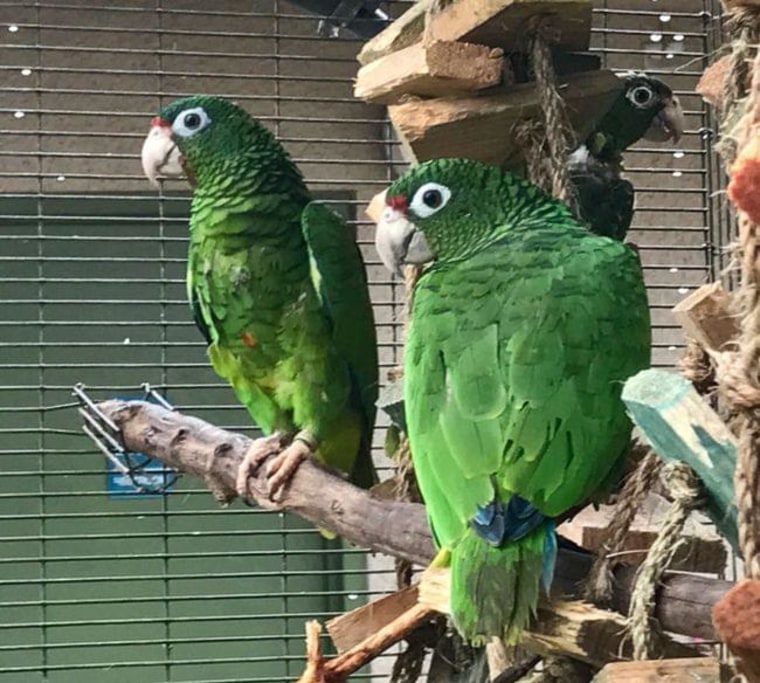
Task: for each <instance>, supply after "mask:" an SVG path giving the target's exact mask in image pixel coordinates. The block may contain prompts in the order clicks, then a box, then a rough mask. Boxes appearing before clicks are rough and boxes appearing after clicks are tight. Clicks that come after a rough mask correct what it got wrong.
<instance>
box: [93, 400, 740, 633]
mask: <svg viewBox="0 0 760 683" xmlns="http://www.w3.org/2000/svg"><path fill="white" fill-rule="evenodd" d="M98 408H99V409H100V410H101V411H102V412H103V413H104V414H105V415H106V416H107V417H109V418H110V419H111V420H112V421H113V422H114V423H115V424H116V425H117V426H118V427H119V428H120V429H121V430H122V433H123V436H124V442H125V445H126V446H127V448H129V449H131V450H133V451H136V452H142V453H146V454H148V455H151V456H153V457H155V458H157V459H158V460H161V461H162V462H163V463H165V464H166V465H168V466H170V467H172V468H174V469H177V470H180V471H183V472H187V473H189V474H194V475H196V476H199V477H201V478H203V479H204V481H205V482H206V485H207V486H208V487H209V488H210V489H211V491H212V492H213V493H214V495H215V497H216V498H217V499H218V500H220V501H222V502H229V501H231V500H232V499H233V498H235V497H236V496H237V493H236V492H235V486H234V483H235V477H236V474H237V469H238V466H239V464H240V462H241V461H242V459H243V456H244V455H245V453H246V452H247V450H248V448H249V446H250V444H251V440H250V439H249V438H247V437H245V436H243V435H242V434H235V433H232V432H228V431H226V430H223V429H220V428H219V427H215V426H213V425H211V424H209V423H207V422H204V421H203V420H199V419H198V418H195V417H190V416H187V415H182V414H180V413H177V412H171V411H169V410H166V409H165V408H162V407H160V406H157V405H154V404H152V403H146V402H143V401H119V400H113V401H105V402H103V403H100V404H98ZM263 469H264V468H262V470H263ZM249 492H250V499H251V500H252V501H254V502H256V503H259V504H260V505H262V506H263V507H267V508H269V509H276V510H290V511H292V512H295V513H296V514H298V515H299V516H301V517H303V518H304V519H307V520H309V521H310V522H312V523H314V524H316V525H319V526H320V527H326V528H329V529H332V530H333V531H335V532H336V533H338V534H340V535H341V536H343V537H344V538H346V539H347V540H348V541H350V542H352V543H355V544H357V545H359V546H363V547H366V548H369V549H371V550H374V551H377V552H382V553H386V554H388V555H393V556H395V557H401V558H405V559H408V560H410V561H412V562H415V563H417V564H423V565H424V564H427V563H428V562H429V561H430V560H431V559H432V558H433V555H434V552H435V551H434V546H433V542H432V539H431V537H430V532H429V530H428V525H427V519H426V517H425V511H424V508H423V506H422V505H418V504H415V503H404V502H399V501H389V500H379V499H376V498H373V497H372V495H371V494H369V493H368V492H366V491H362V490H360V489H358V488H356V487H354V486H353V485H351V484H349V483H348V482H346V481H344V480H343V479H341V478H340V477H338V476H336V475H334V474H331V473H330V472H328V471H327V470H326V469H324V468H322V467H319V466H318V465H316V464H314V463H313V462H308V461H307V462H304V463H303V464H302V465H301V467H299V469H298V471H297V472H296V474H295V476H294V477H293V479H292V480H291V482H290V484H289V485H288V487H287V490H286V491H285V493H284V495H283V497H282V499H280V500H278V501H276V502H272V501H270V500H269V499H268V497H267V489H266V483H265V480H264V476H263V473H262V475H260V476H258V477H252V478H251V479H250V484H249ZM591 559H592V558H591V555H589V554H585V553H581V552H577V551H570V550H567V549H564V548H563V549H560V552H559V557H558V561H557V567H556V571H555V586H554V588H555V589H556V592H557V595H563V596H566V597H573V596H576V595H578V590H577V588H578V584H579V583H580V582H581V581H582V580H583V579H584V578H585V577H586V576H587V575H588V572H589V570H590V568H591ZM634 574H635V568H634V567H619V568H617V570H616V571H615V579H616V580H615V592H614V597H613V607H614V608H615V609H617V610H620V611H622V612H623V613H625V612H626V611H627V603H628V601H629V600H630V595H631V590H632V587H633V580H634ZM731 586H732V584H731V583H730V582H728V581H720V580H716V579H708V578H705V577H700V576H688V575H679V574H667V575H666V576H665V579H664V581H663V583H662V586H661V588H660V590H659V592H658V604H657V609H656V610H655V615H654V616H655V617H656V618H657V619H659V621H660V623H661V625H662V627H663V629H665V630H666V631H672V632H675V633H680V634H683V635H688V636H693V637H698V638H704V639H708V640H712V639H715V638H716V636H715V631H714V629H713V626H712V621H711V615H710V611H711V609H712V606H713V605H714V604H715V602H716V601H717V600H718V599H719V598H720V597H721V596H722V595H723V594H724V593H725V592H726V591H727V590H728V589H729V588H731Z"/></svg>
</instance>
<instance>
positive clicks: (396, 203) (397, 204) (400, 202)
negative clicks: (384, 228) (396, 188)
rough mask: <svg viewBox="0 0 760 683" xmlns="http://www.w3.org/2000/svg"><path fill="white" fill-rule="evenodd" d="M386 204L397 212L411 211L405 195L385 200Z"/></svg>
mask: <svg viewBox="0 0 760 683" xmlns="http://www.w3.org/2000/svg"><path fill="white" fill-rule="evenodd" d="M385 203H386V204H387V205H388V206H390V207H391V208H392V209H395V210H396V211H400V212H401V213H406V212H407V210H408V209H409V204H408V203H407V201H406V197H404V195H403V194H397V195H394V196H393V197H388V198H387V199H386V200H385Z"/></svg>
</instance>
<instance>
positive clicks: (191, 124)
mask: <svg viewBox="0 0 760 683" xmlns="http://www.w3.org/2000/svg"><path fill="white" fill-rule="evenodd" d="M209 123H211V119H210V118H209V116H208V114H207V113H206V110H205V109H204V108H203V107H193V108H192V109H185V110H184V111H181V112H180V113H179V114H177V116H176V117H175V119H174V123H172V133H175V134H176V135H179V136H180V137H181V138H187V137H190V136H191V135H195V134H196V133H199V132H200V131H202V130H203V129H204V128H205V127H206V126H208V124H209Z"/></svg>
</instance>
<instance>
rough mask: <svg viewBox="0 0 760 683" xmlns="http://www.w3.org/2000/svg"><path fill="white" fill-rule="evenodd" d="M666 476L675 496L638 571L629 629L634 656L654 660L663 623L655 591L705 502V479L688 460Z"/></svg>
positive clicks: (670, 467)
mask: <svg viewBox="0 0 760 683" xmlns="http://www.w3.org/2000/svg"><path fill="white" fill-rule="evenodd" d="M663 478H664V479H665V482H666V485H667V486H668V489H669V490H670V494H671V496H672V497H673V504H672V505H671V506H670V509H669V510H668V513H667V515H666V516H665V519H664V520H663V522H662V526H661V528H660V531H659V533H658V535H657V538H656V539H655V541H654V543H653V544H652V547H651V548H649V552H648V553H647V557H646V559H645V560H644V562H643V563H642V564H641V566H640V567H639V570H638V572H637V573H636V580H635V585H634V589H633V594H632V595H631V605H630V609H629V611H628V628H629V630H630V632H631V639H632V641H633V658H634V659H650V658H652V657H656V656H657V655H658V652H657V647H658V643H659V637H658V635H659V626H658V625H657V623H656V621H655V620H654V619H653V617H652V614H653V612H654V608H655V604H656V601H655V593H656V591H657V586H658V584H659V583H660V580H661V579H662V576H663V574H664V573H665V570H666V569H667V568H668V565H669V564H670V562H671V560H672V559H673V555H674V554H675V552H676V550H678V547H679V546H680V545H681V543H682V542H683V538H682V534H683V528H684V525H685V524H686V519H687V518H688V516H689V514H690V513H691V512H692V510H694V509H695V508H697V507H699V505H700V504H701V503H702V502H703V499H704V493H703V491H702V486H701V482H700V480H699V477H697V475H696V473H695V472H694V470H692V469H691V467H689V466H688V465H687V464H686V463H684V462H673V463H668V464H667V465H665V466H664V467H663Z"/></svg>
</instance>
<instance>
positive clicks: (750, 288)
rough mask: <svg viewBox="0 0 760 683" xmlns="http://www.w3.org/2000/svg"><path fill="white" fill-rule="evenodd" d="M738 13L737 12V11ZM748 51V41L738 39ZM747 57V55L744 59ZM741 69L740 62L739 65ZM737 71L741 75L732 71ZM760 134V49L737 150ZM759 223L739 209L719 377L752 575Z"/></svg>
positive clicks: (757, 492) (752, 31)
mask: <svg viewBox="0 0 760 683" xmlns="http://www.w3.org/2000/svg"><path fill="white" fill-rule="evenodd" d="M737 14H738V13H737ZM750 18H751V19H752V20H753V21H754V26H753V28H750V27H748V26H745V27H743V28H742V30H741V32H742V34H743V35H744V34H749V35H750V36H752V37H755V38H756V37H757V34H758V32H759V31H760V9H757V10H754V13H752V14H750V13H749V11H745V12H742V21H744V22H748V21H749V20H750ZM733 47H734V49H735V50H736V51H737V52H741V53H742V54H744V51H745V50H746V49H748V46H747V45H744V44H742V43H741V42H739V43H738V44H737V43H736V42H735V43H734V45H733ZM744 61H745V58H744V57H743V58H742V62H744ZM737 69H738V67H737ZM732 77H737V78H738V76H736V74H732ZM758 135H760V52H759V53H758V54H757V55H756V57H755V59H754V62H753V64H752V83H751V87H750V91H749V96H748V101H747V104H746V113H745V116H744V118H743V119H742V121H741V123H740V124H739V132H738V134H737V136H736V138H737V144H738V151H739V152H740V153H741V150H742V148H743V146H744V145H745V144H746V143H747V142H748V141H749V140H751V139H752V138H753V137H755V136H758ZM759 232H760V226H758V225H757V224H756V223H754V222H753V221H752V220H751V219H750V218H749V217H748V216H747V215H746V214H745V213H743V212H739V242H738V245H737V251H738V258H737V261H738V262H739V263H740V266H741V285H740V288H739V291H738V292H737V294H736V296H735V301H736V307H737V310H738V314H739V316H740V320H741V325H740V326H741V334H740V337H739V350H738V351H737V352H736V353H733V354H723V355H722V356H721V358H720V360H719V362H718V367H717V378H718V385H719V389H720V392H721V395H722V396H723V397H724V398H725V399H726V400H727V401H728V403H729V404H730V405H731V406H732V407H733V409H734V410H735V412H736V416H735V418H734V422H733V425H732V426H733V428H734V430H735V431H736V432H737V433H738V437H739V453H738V459H737V464H736V473H735V476H734V485H735V488H736V502H737V508H738V521H739V543H740V545H741V549H742V555H743V557H744V562H745V571H746V574H747V576H748V577H749V578H755V579H760V234H759Z"/></svg>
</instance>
